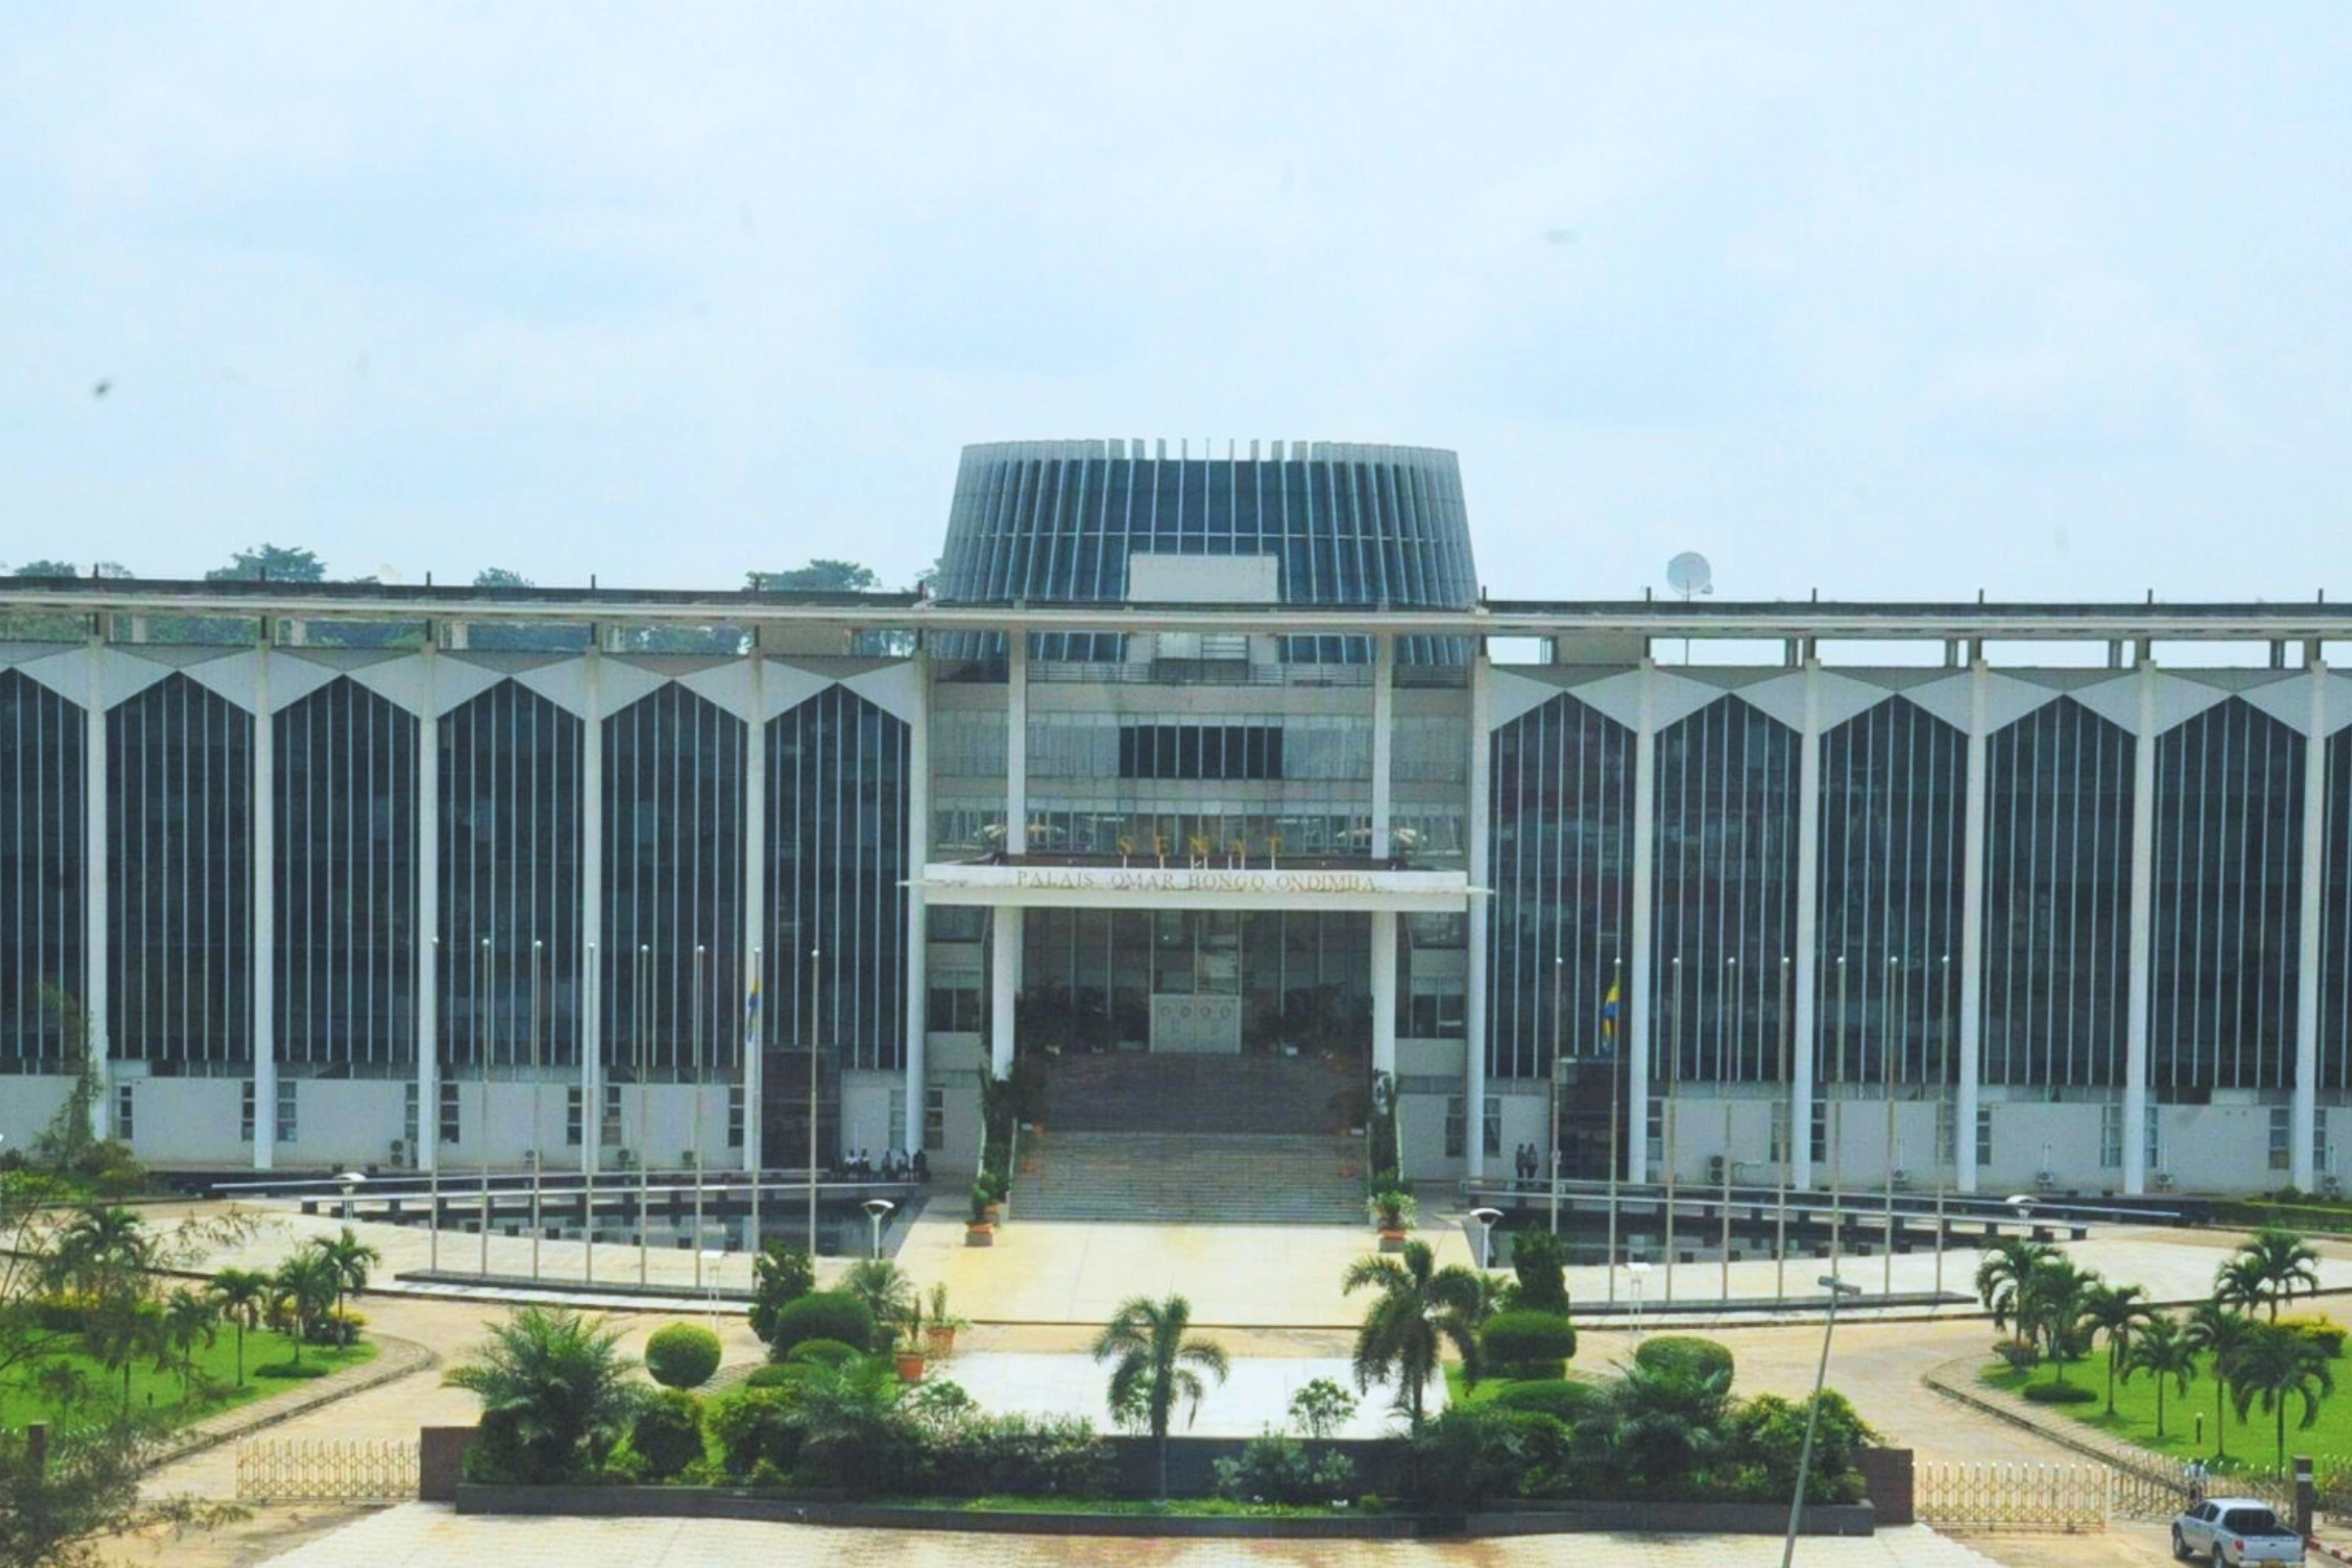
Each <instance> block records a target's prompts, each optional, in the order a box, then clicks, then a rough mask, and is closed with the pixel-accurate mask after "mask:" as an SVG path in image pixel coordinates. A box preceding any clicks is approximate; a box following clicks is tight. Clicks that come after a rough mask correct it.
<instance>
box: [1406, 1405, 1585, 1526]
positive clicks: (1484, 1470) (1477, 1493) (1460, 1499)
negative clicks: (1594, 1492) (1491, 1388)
mask: <svg viewBox="0 0 2352 1568" xmlns="http://www.w3.org/2000/svg"><path fill="white" fill-rule="evenodd" d="M1573 1447H1574V1445H1573V1443H1572V1442H1571V1440H1570V1438H1569V1435H1568V1429H1567V1428H1566V1427H1564V1426H1562V1425H1560V1423H1559V1422H1557V1421H1555V1420H1553V1419H1552V1418H1551V1417H1550V1416H1547V1415H1538V1414H1537V1413H1536V1412H1535V1411H1533V1410H1495V1409H1487V1408H1469V1407H1463V1406H1456V1407H1453V1408H1450V1409H1448V1410H1446V1412H1445V1413H1443V1414H1442V1415H1439V1416H1438V1417H1436V1418H1435V1419H1434V1420H1432V1421H1430V1422H1429V1423H1428V1424H1427V1425H1425V1426H1424V1427H1422V1429H1421V1435H1420V1436H1419V1437H1416V1438H1409V1439H1407V1440H1406V1452H1407V1455H1408V1457H1407V1461H1406V1463H1405V1465H1404V1467H1403V1476H1402V1477H1401V1479H1402V1480H1404V1481H1405V1483H1406V1484H1407V1485H1408V1486H1410V1487H1411V1488H1412V1490H1413V1500H1414V1501H1415V1502H1417V1503H1419V1504H1420V1505H1421V1506H1423V1507H1425V1508H1433V1509H1436V1510H1439V1511H1441V1512H1446V1513H1460V1512H1466V1511H1468V1510H1470V1509H1472V1508H1476V1507H1478V1506H1480V1505H1481V1504H1483V1503H1485V1502H1487V1501H1489V1500H1491V1499H1493V1498H1495V1497H1508V1496H1514V1495H1517V1494H1518V1493H1519V1491H1520V1488H1521V1486H1522V1484H1523V1483H1525V1482H1527V1481H1530V1480H1532V1479H1533V1478H1535V1477H1538V1476H1540V1475H1543V1474H1544V1473H1545V1472H1548V1471H1553V1470H1556V1469H1558V1468H1559V1467H1560V1466H1561V1465H1562V1464H1564V1463H1565V1462H1566V1461H1567V1460H1568V1458H1569V1455H1570V1453H1571V1451H1572V1450H1573Z"/></svg>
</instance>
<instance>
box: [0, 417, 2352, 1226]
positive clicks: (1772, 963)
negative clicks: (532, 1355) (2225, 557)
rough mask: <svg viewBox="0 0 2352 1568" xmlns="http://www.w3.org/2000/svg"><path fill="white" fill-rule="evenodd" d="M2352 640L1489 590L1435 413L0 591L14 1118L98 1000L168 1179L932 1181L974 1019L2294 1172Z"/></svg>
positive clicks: (2253, 615)
mask: <svg viewBox="0 0 2352 1568" xmlns="http://www.w3.org/2000/svg"><path fill="white" fill-rule="evenodd" d="M1561 559H1562V561H1563V563H1567V562H1571V561H1572V560H1573V554H1572V552H1568V551H1565V550H1563V551H1562V552H1561ZM1560 571H1561V577H1562V581H1561V582H1560V584H1559V586H1561V587H1564V588H1573V587H1574V586H1575V584H1574V581H1573V570H1572V567H1571V566H1569V565H1567V564H1563V565H1562V567H1561V568H1560ZM1511 586H1512V587H1513V588H1514V589H1516V588H1517V587H1518V586H1519V585H1517V584H1513V585H1511ZM2339 630H2341V631H2345V632H2346V634H2347V635H2352V616H2348V615H2347V613H2346V612H2345V610H2344V609H2343V607H2338V606H2335V605H2329V604H2326V603H2314V604H2302V605H2280V604H2245V605H2226V604H2193V605H2160V604H2153V603H2144V604H2143V603H2139V602H2131V603H2112V604H2075V605H2050V604H1987V603H1984V602H1982V601H1981V600H1977V601H1974V602H1971V601H1970V600H1968V599H1967V598H1965V597H1961V596H1955V597H1954V599H1952V600H1951V601H1950V602H1939V603H1919V604H1859V603H1838V602H1830V601H1817V600H1806V601H1791V602H1773V603H1729V602H1716V601H1711V600H1710V601H1706V602H1688V603H1687V602H1684V601H1681V600H1657V601H1653V600H1651V599H1648V598H1643V599H1640V600H1630V601H1627V600H1585V599H1561V600H1541V599H1527V598H1516V597H1514V598H1491V597H1488V596H1487V594H1486V593H1485V592H1484V591H1483V589H1482V587H1481V585H1480V579H1479V576H1478V573H1477V570H1476V566H1475V564H1474V560H1473V555H1472V540H1471V532H1470V526H1469V519H1468V515H1467V512H1466V509H1465V506H1464V501H1463V490H1462V483H1461V477H1460V474H1459V471H1458V468H1457V466H1456V463H1455V459H1454V457H1453V455H1452V454H1451V453H1447V452H1442V451H1435V450H1429V449H1423V448H1411V447H1390V446H1370V445H1349V444H1330V443H1320V442H1294V441H1274V442H1247V443H1233V444H1226V443H1218V444H1217V445H1216V446H1215V447H1214V448H1213V449H1211V448H1207V447H1203V446H1202V445H1201V444H1200V443H1198V442H1195V443H1190V444H1185V443H1168V442H1152V441H1133V440H1109V441H1054V442H1038V443H1014V444H1005V445H990V446H977V447H972V448H969V449H967V450H966V451H965V452H964V454H963V459H962V464H961V466H960V469H959V471H958V474H957V478H956V492H955V495H954V497H953V499H952V502H951V504H950V508H949V517H948V530H947V542H946V549H945V553H944V555H943V557H942V563H941V570H940V574H939V575H938V577H937V578H936V580H935V581H934V582H933V583H932V584H931V585H930V587H929V589H928V590H927V591H926V592H925V593H923V594H920V595H917V594H883V593H876V594H794V593H782V592H762V591H748V590H747V591H717V592H709V593H700V592H676V591H642V592H640V591H630V590H626V589H620V588H610V587H594V586H591V587H588V588H565V589H534V588H498V589H476V588H455V587H432V586H392V585H378V584H372V583H353V584H277V583H270V582H180V581H146V580H137V579H75V580H58V579H37V578H13V579H0V638H5V639H6V640H5V641H0V1134H4V1135H5V1144H4V1145H0V1148H5V1149H8V1150H17V1149H23V1148H25V1146H26V1145H27V1144H28V1143H29V1142H30V1141H31V1140H32V1139H33V1138H34V1137H35V1136H37V1134H38V1133H39V1132H40V1130H41V1129H42V1128H43V1127H44V1125H46V1124H47V1123H48V1122H49V1121H50V1120H51V1118H52V1117H53V1116H54V1115H55V1114H56V1112H57V1110H58V1107H59V1106H60V1105H61V1104H63V1103H65V1102H66V1097H67V1095H68V1092H69V1088H70V1085H71V1082H72V1079H71V1076H70V1072H71V1067H72V1063H73V1060H74V1059H75V1057H76V1054H77V1052H78V1049H79V1046H78V1043H79V1042H80V1041H81V1040H82V1039H84V1038H86V1040H87V1042H88V1044H89V1048H90V1052H91V1054H92V1056H93V1058H94V1062H95V1070H96V1072H97V1074H98V1076H99V1079H100V1084H101V1090H100V1094H99V1096H98V1104H97V1106H96V1107H95V1108H96V1115H97V1116H98V1118H99V1119H100V1120H101V1121H102V1122H103V1124H104V1128H105V1130H107V1131H108V1132H110V1133H111V1134H112V1135H113V1136H116V1137H119V1138H122V1139H123V1140H125V1141H127V1142H128V1143H129V1144H130V1145H131V1146H132V1147H133V1149H134V1150H135V1151H136V1152H137V1153H138V1155H139V1156H140V1157H141V1158H142V1159H144V1160H146V1161H147V1162H149V1163H150V1164H151V1165H154V1166H157V1167H161V1168H166V1169H180V1170H186V1171H192V1172H213V1173H219V1174H221V1175H226V1174H228V1173H230V1172H236V1171H247V1172H250V1171H256V1170H260V1171H275V1172H281V1173H294V1172H306V1171H310V1172H324V1171H329V1170H333V1169H337V1168H341V1167H346V1166H351V1165H367V1166H374V1167H377V1168H379V1169H388V1170H412V1169H414V1170H421V1169H428V1168H433V1167H434V1166H436V1165H439V1166H441V1167H444V1168H453V1169H454V1168H464V1169H466V1170H471V1169H473V1168H474V1167H475V1166H476V1165H477V1163H478V1164H488V1165H493V1166H496V1167H498V1168H501V1169H506V1170H515V1169H521V1168H524V1167H526V1166H528V1165H529V1164H530V1163H531V1162H532V1161H533V1160H534V1159H537V1160H540V1161H543V1162H544V1163H545V1164H546V1165H547V1166H548V1167H549V1168H551V1169H557V1170H564V1169H570V1170H578V1169H582V1168H588V1169H595V1170H613V1169H629V1168H641V1167H645V1166H653V1167H658V1168H675V1167H677V1166H679V1165H680V1164H683V1163H688V1162H693V1161H694V1160H695V1157H696V1154H697V1152H698V1151H697V1143H696V1141H697V1140H698V1139H699V1140H700V1147H699V1153H700V1156H701V1159H702V1160H704V1161H707V1162H708V1163H709V1164H710V1165H711V1167H713V1168H722V1167H723V1168H729V1169H736V1170H742V1169H747V1168H752V1169H767V1170H776V1169H794V1170H798V1169H800V1168H802V1167H804V1166H805V1165H806V1163H807V1160H808V1155H807V1152H806V1151H807V1150H808V1149H809V1147H810V1145H811V1142H812V1141H813V1143H814V1145H815V1147H817V1148H818V1149H819V1150H820V1151H821V1153H820V1162H831V1161H833V1160H835V1159H837V1158H839V1157H840V1156H841V1154H842V1153H843V1152H846V1151H851V1150H859V1149H862V1150H867V1151H870V1152H871V1153H872V1155H873V1156H874V1157H875V1158H876V1159H879V1158H880V1157H881V1156H882V1153H883V1152H884V1151H891V1150H901V1151H903V1150H910V1149H913V1148H917V1147H919V1148H921V1149H922V1150H923V1151H925V1152H926V1155H927V1159H928V1162H929V1164H930V1166H931V1168H932V1169H933V1170H934V1171H936V1172H939V1173H942V1174H954V1173H957V1172H963V1171H969V1170H970V1169H971V1168H972V1167H973V1165H974V1162H975V1159H976V1157H977V1153H978V1140H979V1138H980V1128H981V1084H982V1080H983V1078H984V1077H985V1076H988V1075H995V1076H997V1077H1000V1078H1011V1077H1015V1076H1016V1075H1025V1076H1028V1077H1031V1078H1034V1079H1036V1080H1037V1081H1039V1082H1041V1083H1042V1084H1043V1085H1044V1086H1045V1093H1046V1096H1047V1099H1046V1102H1045V1104H1046V1108H1045V1109H1044V1110H1043V1112H1042V1113H1041V1114H1040V1118H1039V1119H1040V1120H1042V1121H1043V1122H1045V1123H1046V1125H1047V1133H1046V1139H1045V1146H1044V1147H1045V1148H1046V1149H1048V1150H1050V1151H1054V1152H1055V1153H1056V1154H1058V1153H1059V1151H1058V1149H1057V1148H1056V1140H1060V1139H1062V1138H1064V1137H1065V1133H1067V1134H1074V1133H1079V1132H1084V1131H1086V1130H1087V1129H1089V1128H1093V1129H1096V1130H1098V1131H1101V1132H1103V1133H1108V1134H1115V1135H1118V1136H1121V1137H1128V1136H1132V1137H1133V1138H1134V1139H1136V1140H1138V1142H1137V1143H1136V1144H1135V1145H1134V1146H1133V1147H1135V1148H1136V1149H1137V1150H1139V1151H1142V1150H1144V1149H1145V1148H1147V1147H1148V1146H1147V1145H1146V1144H1145V1143H1143V1142H1142V1141H1141V1140H1144V1139H1145V1138H1147V1137H1148V1136H1149V1135H1151V1134H1152V1133H1153V1132H1155V1131H1158V1132H1162V1133H1165V1134H1168V1135H1171V1136H1176V1137H1187V1136H1194V1135H1201V1136H1206V1135H1207V1134H1209V1133H1214V1132H1216V1131H1218V1130H1220V1129H1223V1130H1226V1131H1230V1132H1232V1133H1234V1134H1236V1135H1255V1134H1264V1135H1268V1136H1274V1135H1280V1134H1282V1133H1284V1132H1285V1131H1296V1132H1299V1133H1301V1134H1312V1135H1314V1136H1317V1137H1330V1138H1335V1139H1339V1140H1342V1141H1343V1143H1344V1141H1345V1140H1346V1139H1348V1137H1350V1136H1355V1137H1357V1139H1358V1142H1359V1144H1360V1133H1358V1132H1356V1129H1358V1128H1359V1127H1360V1126H1361V1124H1362V1123H1363V1122H1364V1121H1365V1119H1366V1111H1365V1107H1366V1104H1367V1103H1369V1102H1370V1101H1372V1100H1373V1099H1376V1098H1379V1099H1385V1098H1386V1097H1387V1096H1389V1095H1392V1094H1393V1096H1394V1103H1395V1104H1396V1105H1397V1110H1398V1116H1397V1122H1398V1126H1399V1127H1400V1144H1401V1149H1402V1159H1403V1166H1404V1174H1405V1175H1406V1176H1407V1177H1408V1178H1412V1179H1415V1180H1417V1181H1419V1182H1420V1183H1421V1184H1422V1185H1423V1191H1424V1193H1425V1194H1426V1193H1428V1192H1429V1191H1431V1190H1432V1188H1433V1185H1436V1186H1444V1187H1448V1188H1450V1187H1451V1186H1453V1185H1454V1184H1455V1183H1457V1182H1460V1181H1462V1180H1465V1179H1467V1180H1470V1181H1473V1182H1485V1183H1493V1182H1495V1181H1497V1180H1508V1179H1509V1178H1510V1177H1511V1176H1512V1175H1513V1174H1514V1172H1515V1171H1516V1170H1520V1169H1524V1168H1525V1164H1526V1162H1527V1161H1529V1160H1531V1159H1534V1160H1541V1159H1544V1158H1548V1157H1549V1155H1550V1153H1551V1152H1552V1151H1554V1150H1556V1151H1557V1152H1558V1157H1559V1161H1560V1167H1561V1169H1562V1171H1563V1172H1564V1174H1565V1175H1566V1176H1568V1177H1569V1178H1572V1179H1576V1180H1580V1181H1583V1180H1594V1179H1599V1178H1602V1177H1604V1176H1605V1175H1607V1174H1608V1173H1609V1170H1610V1164H1611V1161H1612V1159H1614V1161H1615V1166H1616V1174H1617V1175H1618V1176H1619V1177H1620V1178H1621V1179H1623V1180H1625V1181H1629V1182H1637V1183H1638V1182H1656V1181H1660V1180H1662V1179H1663V1178H1664V1177H1665V1176H1666V1175H1667V1174H1668V1171H1667V1168H1666V1167H1667V1166H1668V1164H1669V1151H1671V1152H1672V1154H1671V1163H1672V1166H1673V1167H1674V1168H1673V1174H1674V1175H1675V1176H1676V1177H1678V1178H1679V1179H1681V1180H1685V1181H1691V1182H1701V1181H1710V1180H1720V1179H1725V1178H1726V1177H1727V1176H1732V1175H1736V1176H1737V1178H1738V1179H1740V1180H1741V1181H1760V1182H1767V1183H1769V1182H1772V1181H1774V1180H1777V1179H1786V1180H1787V1181H1789V1183H1791V1184H1792V1185H1794V1186H1797V1187H1808V1186H1810V1187H1816V1188H1818V1187H1822V1186H1825V1185H1827V1184H1828V1183H1829V1182H1830V1181H1831V1180H1832V1179H1833V1175H1834V1177H1835V1179H1836V1180H1838V1181H1841V1182H1843V1183H1845V1184H1847V1185H1849V1186H1855V1187H1864V1186H1881V1185H1885V1184H1887V1182H1888V1180H1889V1178H1891V1179H1892V1181H1893V1182H1894V1183H1895V1184H1897V1185H1901V1186H1905V1187H1909V1188H1913V1189H1919V1190H1925V1189H1927V1188H1929V1187H1931V1186H1934V1187H1936V1188H1948V1189H1949V1190H1950V1191H1953V1192H1956V1193H1970V1192H1974V1193H1985V1194H1992V1195H1998V1194H2001V1193H2004V1192H2013V1191H2035V1190H2051V1191H2059V1192H2074V1193H2081V1194H2084V1195H2098V1194H2112V1195H2116V1196H2127V1195H2140V1194H2150V1195H2153V1194H2160V1193H2166V1192H2179V1193H2183V1194H2186V1193H2193V1192H2213V1191H2231V1190H2237V1191H2242V1190H2249V1189H2258V1188H2278V1187H2282V1186H2286V1185H2288V1184H2292V1185H2294V1186H2296V1187H2299V1188H2305V1189H2318V1188H2323V1187H2329V1186H2331V1185H2332V1184H2333V1181H2334V1175H2333V1173H2334V1172H2335V1171H2337V1170H2338V1169H2339V1166H2338V1160H2339V1158H2340V1157H2341V1154H2340V1153H2339V1149H2338V1145H2339V1143H2340V1142H2341V1141H2342V1140H2344V1139H2345V1138H2346V1137H2352V1115H2346V1114H2339V1113H2338V1112H2339V1108H2340V1107H2343V1106H2344V1105H2345V1104H2346V1103H2347V1088H2348V1085H2347V1077H2348V1069H2352V687H2348V686H2347V685H2346V683H2345V681H2344V679H2343V678H2342V677H2340V676H2338V675H2336V674H2334V673H2332V672H2330V671H2329V669H2328V668H2327V665H2326V663H2325V662H2324V661H2323V658H2322V652H2323V649H2324V646H2325V643H2326V642H2327V640H2328V639H2331V638H2334V637H2335V635H2336V633H2337V632H2338V631H2339ZM1030 1062H1034V1063H1036V1066H1035V1067H1034V1068H1028V1067H1026V1065H1025V1064H1027V1063H1030ZM1381 1075H1387V1076H1385V1077H1383V1076H1381ZM812 1106H813V1107H814V1110H813V1114H814V1117H815V1125H814V1127H813V1129H812V1128H811V1125H810V1115H811V1107H812ZM1889 1128H1891V1131H1889ZM1138 1157H1139V1158H1141V1157H1144V1156H1143V1155H1142V1154H1141V1153H1140V1152H1139V1154H1138ZM1359 1217H1360V1216H1359Z"/></svg>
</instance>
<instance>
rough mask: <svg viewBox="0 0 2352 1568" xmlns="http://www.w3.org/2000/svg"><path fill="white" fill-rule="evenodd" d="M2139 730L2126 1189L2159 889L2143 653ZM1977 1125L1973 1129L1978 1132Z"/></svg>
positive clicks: (2142, 1174) (2147, 662)
mask: <svg viewBox="0 0 2352 1568" xmlns="http://www.w3.org/2000/svg"><path fill="white" fill-rule="evenodd" d="M2133 679H2135V680H2137V681H2138V682H2139V734H2138V737H2137V742H2136V751H2135V754H2134V758H2133V761H2132V767H2131V977H2130V984H2131V995H2130V997H2129V998H2128V999H2127V1005H2126V1008H2125V1012H2124V1191H2125V1192H2126V1193H2127V1194H2131V1195H2133V1196H2137V1195H2138V1194H2140V1193H2143V1192H2145V1191H2146V1190H2147V1181H2148V1172H2147V1163H2148V1161H2147V1137H2148V1132H2147V1128H2148V946H2149V940H2150V939H2149V927H2150V923H2151V913H2152V907H2153V901H2154V898H2155V892H2156V875H2155V873H2156V664H2155V661H2153V660H2152V659H2150V658H2148V656H2147V655H2146V654H2144V653H2143V654H2141V655H2140V659H2139V670H2138V673H2137V674H2136V675H2134V676H2133ZM1974 1131H1975V1129H1973V1128H1972V1129H1970V1132H1971V1135H1972V1136H1973V1135H1974Z"/></svg>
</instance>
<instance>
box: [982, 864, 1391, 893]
mask: <svg viewBox="0 0 2352 1568" xmlns="http://www.w3.org/2000/svg"><path fill="white" fill-rule="evenodd" d="M1012 885H1013V886H1014V887H1016V888H1023V889H1029V888H1034V889H1037V890H1039V891H1041V892H1056V893H1084V892H1099V891H1109V892H1112V893H1378V892H1380V891H1381V885H1380V883H1379V882H1378V881H1377V880H1376V879H1375V878H1373V877H1370V876H1367V875H1365V874H1364V873H1363V872H1360V871H1210V870H1201V871H1161V870H1144V871H1139V870H1069V871H1032V870H1026V869H1024V870H1020V871H1016V872H1015V873H1014V874H1013V883H1012Z"/></svg>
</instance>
